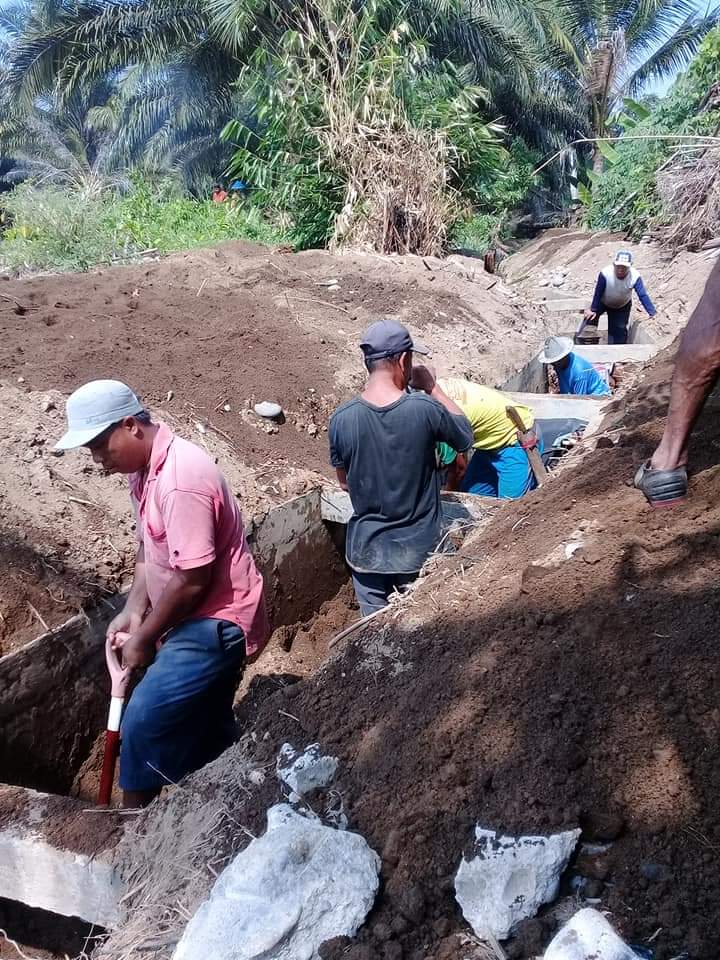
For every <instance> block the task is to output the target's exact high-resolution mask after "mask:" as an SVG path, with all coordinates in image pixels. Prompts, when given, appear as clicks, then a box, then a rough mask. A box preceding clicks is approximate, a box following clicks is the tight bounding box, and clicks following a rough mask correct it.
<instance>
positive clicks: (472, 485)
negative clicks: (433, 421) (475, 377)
mask: <svg viewBox="0 0 720 960" xmlns="http://www.w3.org/2000/svg"><path fill="white" fill-rule="evenodd" d="M438 386H439V387H440V389H441V390H442V391H443V392H444V393H446V394H447V396H448V397H450V398H451V399H452V400H454V401H455V403H456V404H457V405H458V406H459V407H460V409H461V410H462V412H463V413H464V414H465V416H466V417H467V418H468V420H469V421H470V426H471V427H472V429H473V452H472V458H471V459H470V460H469V462H467V461H466V459H465V458H464V456H463V454H464V451H462V450H460V451H455V450H452V449H450V448H449V447H448V446H447V444H441V445H440V446H439V457H440V462H441V465H442V466H448V467H449V468H450V469H449V482H448V486H449V488H450V489H457V490H462V491H464V492H465V493H476V494H480V495H481V496H485V497H501V498H503V499H511V500H512V499H517V498H518V497H522V496H523V495H524V494H526V493H527V492H528V491H529V490H532V489H533V487H535V486H536V484H535V477H534V475H533V472H532V470H531V469H530V463H529V461H528V457H527V453H526V452H525V450H523V448H522V447H521V446H520V443H519V442H518V435H517V427H516V426H515V425H514V424H513V422H512V420H510V418H509V417H508V415H507V412H506V408H507V407H509V406H513V407H515V409H516V410H517V412H518V414H519V415H520V419H521V420H522V422H523V424H524V426H525V429H526V430H532V429H533V427H534V426H535V418H534V417H533V414H532V411H531V410H530V409H529V408H528V407H525V406H523V405H522V404H518V403H513V401H512V400H511V399H510V397H508V396H506V395H505V394H504V393H501V392H500V391H499V390H493V389H492V388H491V387H484V386H482V385H481V384H479V383H471V382H470V381H469V380H461V379H459V378H455V377H451V378H443V379H440V380H438ZM538 449H540V450H541V451H542V443H541V441H540V439H539V438H538ZM466 462H467V467H466V469H464V468H465V463H466Z"/></svg>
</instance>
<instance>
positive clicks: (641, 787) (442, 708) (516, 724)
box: [102, 357, 720, 960]
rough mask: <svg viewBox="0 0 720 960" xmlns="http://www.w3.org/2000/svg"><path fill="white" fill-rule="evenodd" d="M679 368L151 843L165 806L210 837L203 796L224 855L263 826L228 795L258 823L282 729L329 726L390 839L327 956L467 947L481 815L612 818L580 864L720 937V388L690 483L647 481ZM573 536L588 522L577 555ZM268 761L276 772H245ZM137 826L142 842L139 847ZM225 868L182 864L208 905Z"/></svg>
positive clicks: (212, 845) (642, 910) (347, 786)
mask: <svg viewBox="0 0 720 960" xmlns="http://www.w3.org/2000/svg"><path fill="white" fill-rule="evenodd" d="M671 369H672V364H671V359H670V358H668V357H662V358H661V359H660V360H659V361H658V362H656V363H655V364H654V365H652V366H651V368H650V369H649V370H648V371H647V373H646V374H645V376H644V377H643V382H642V384H641V385H640V387H639V389H638V390H637V392H636V394H635V395H634V396H632V397H628V398H626V399H625V400H620V401H618V402H616V403H615V404H614V408H613V410H612V411H611V413H610V415H609V417H608V420H607V422H606V428H607V429H606V432H605V433H604V434H603V435H602V437H601V438H600V439H595V440H593V441H592V442H589V447H590V449H589V450H588V449H585V450H584V451H583V452H582V453H581V452H580V451H576V452H573V453H571V454H570V455H569V456H568V457H567V458H566V463H565V465H564V466H563V468H562V474H561V480H558V481H555V482H552V483H550V484H548V485H547V486H546V487H545V488H543V489H542V490H540V491H536V492H535V493H533V494H531V495H530V496H528V497H526V498H525V499H524V500H523V501H522V503H521V504H509V505H507V506H505V507H503V508H501V509H500V510H499V511H498V514H497V516H496V518H495V519H494V521H493V522H491V524H490V525H489V526H488V527H486V528H485V529H484V530H482V531H480V532H479V534H478V535H477V536H475V537H473V538H471V539H470V540H468V541H466V543H465V545H464V546H463V547H462V549H461V551H460V553H459V554H458V555H457V556H456V557H454V558H453V559H449V560H448V561H447V562H446V563H445V564H444V565H441V566H440V567H439V568H438V569H437V570H436V571H434V572H433V573H432V574H431V575H430V576H429V577H428V578H427V580H426V581H425V582H424V583H423V584H422V585H421V586H420V588H419V589H418V591H417V592H416V593H415V594H414V596H413V598H412V601H410V602H408V603H407V604H403V605H402V606H401V607H400V608H399V610H398V611H395V612H394V613H392V612H391V613H389V614H388V619H387V622H385V623H378V622H376V623H374V624H373V625H372V626H369V627H367V628H365V630H364V632H362V633H360V634H359V635H355V636H353V637H352V638H351V639H350V640H349V641H348V642H347V644H346V645H344V647H343V649H342V650H341V651H340V652H338V654H337V655H336V656H334V657H333V658H332V659H331V660H330V661H329V662H328V663H327V664H326V666H325V667H324V668H323V670H322V671H321V672H320V673H319V674H316V675H315V676H313V677H311V678H310V679H308V680H305V681H300V682H297V683H292V684H290V685H278V687H277V689H275V690H274V691H271V690H268V696H267V699H266V700H265V702H264V703H263V704H262V705H261V706H260V709H259V712H258V715H257V719H256V720H255V722H254V724H253V726H252V728H251V736H250V740H249V741H248V742H246V743H245V744H243V745H241V746H239V747H237V748H234V749H233V750H231V751H229V752H228V753H227V754H226V755H224V756H223V757H222V758H220V760H219V761H217V762H216V764H215V765H213V766H212V767H210V768H207V769H206V770H203V771H199V772H198V773H197V774H195V775H194V776H192V777H190V778H188V780H187V781H186V782H185V783H184V784H183V790H181V791H175V792H174V793H171V794H170V795H169V796H168V797H167V798H166V799H164V800H163V801H162V802H161V803H160V804H159V805H158V806H157V807H156V808H155V809H154V810H153V811H152V813H149V814H148V815H147V817H148V819H147V822H146V823H145V824H144V825H143V824H141V825H140V828H139V834H138V835H139V837H141V838H142V837H144V838H145V839H144V841H142V842H148V840H147V838H148V837H149V836H150V835H151V832H152V831H154V830H157V829H158V824H162V823H165V824H175V825H177V824H187V830H188V832H190V829H191V826H192V824H195V829H193V831H192V836H193V837H196V836H197V830H196V822H197V818H198V816H200V815H201V814H200V813H199V811H203V810H204V811H205V813H204V815H203V816H204V822H205V823H206V824H209V823H210V822H212V823H213V830H212V831H210V830H209V826H208V828H207V832H206V833H203V834H201V836H202V837H204V839H203V841H202V842H204V843H207V844H208V850H209V849H212V852H213V856H215V857H217V858H218V861H219V862H220V863H222V862H224V857H226V856H227V855H228V854H229V853H230V852H231V851H232V850H236V849H237V848H238V846H242V845H244V843H245V842H246V840H243V839H242V837H241V835H240V834H239V833H238V830H237V828H235V829H233V827H232V824H230V823H229V822H227V823H225V824H224V825H222V824H221V825H220V826H217V821H216V820H213V819H212V811H217V810H224V811H226V812H227V814H228V815H229V817H231V818H232V820H233V821H234V822H236V823H241V824H242V825H243V829H244V830H245V829H247V830H249V831H251V832H252V833H254V834H257V832H258V831H261V830H262V829H263V822H264V811H265V809H266V807H267V805H268V803H270V802H272V801H274V800H277V799H279V797H280V796H281V794H280V791H279V789H278V786H277V783H275V785H273V780H274V777H273V769H274V761H275V757H276V755H277V750H278V749H279V747H280V745H281V744H282V743H283V742H284V741H289V742H291V743H294V744H295V745H297V746H303V745H305V744H307V743H311V742H313V741H316V740H319V741H320V742H321V744H322V746H323V748H324V749H326V750H327V751H329V752H331V753H333V754H335V755H337V756H338V757H340V759H341V765H340V774H339V779H338V782H337V783H336V785H335V790H336V793H335V794H334V796H333V797H331V796H330V795H329V796H328V797H324V798H323V797H320V798H318V799H317V800H316V801H314V803H313V806H314V809H315V810H316V811H318V810H319V811H323V810H326V809H327V808H328V807H329V806H330V805H331V803H332V804H334V805H335V807H337V803H338V796H339V798H340V802H341V803H342V808H343V811H344V812H345V814H346V815H347V816H348V818H349V822H350V828H351V829H354V830H357V831H359V832H360V833H361V834H362V835H363V836H365V837H366V838H367V840H368V842H369V843H370V845H371V846H372V847H373V848H374V849H375V850H377V851H378V852H379V853H380V854H381V855H382V860H383V864H382V878H383V885H382V889H381V893H380V895H379V899H378V902H377V904H376V907H375V909H374V910H373V913H372V914H371V916H370V918H369V919H368V921H367V923H366V924H365V926H364V927H363V929H362V930H361V932H360V934H359V935H358V938H357V941H356V942H354V943H352V944H349V943H344V942H341V943H339V944H338V943H334V944H332V945H329V946H328V947H327V948H326V949H325V950H324V954H325V956H328V957H332V958H335V957H340V956H342V957H348V958H351V960H375V958H378V960H391V958H392V960H400V958H408V960H421V958H428V957H432V958H438V960H454V958H459V957H461V956H465V955H466V954H467V951H466V948H461V946H460V945H459V943H460V941H458V939H457V934H458V933H460V932H462V931H465V930H467V926H466V924H465V922H464V921H463V920H462V918H461V916H460V914H459V911H458V908H457V906H456V904H455V902H454V897H453V889H452V879H453V876H454V872H455V870H456V869H457V865H458V862H459V860H460V857H461V854H462V851H463V849H465V848H466V846H467V845H468V843H469V841H470V839H471V836H472V830H473V827H474V824H475V823H477V822H480V823H481V824H483V825H484V826H486V827H493V828H496V829H501V830H506V831H509V832H511V833H516V834H520V833H537V832H543V833H545V832H553V831H556V830H560V829H563V828H566V827H574V826H577V825H580V826H581V827H582V828H583V830H584V834H585V838H586V839H588V840H598V839H608V840H613V841H614V842H613V844H612V846H611V847H610V851H609V853H608V855H607V857H606V860H605V862H604V864H602V865H600V866H598V865H597V864H596V865H595V866H594V867H592V868H588V866H587V865H586V864H585V865H583V864H582V863H579V864H578V867H577V869H578V871H584V872H585V873H586V874H592V876H591V879H592V880H593V895H597V896H599V898H600V900H601V906H602V908H603V909H606V910H608V911H609V912H610V914H611V917H612V920H613V922H614V923H615V924H616V925H617V926H618V928H619V929H620V930H621V932H622V933H623V935H624V936H625V937H626V938H627V939H628V940H629V941H630V942H634V943H637V944H641V945H642V944H645V945H646V946H647V945H648V943H649V941H650V940H651V939H652V949H653V950H654V951H655V957H656V958H657V960H670V958H672V957H677V956H678V955H680V954H681V953H682V951H683V950H687V951H688V955H689V957H690V958H691V960H712V958H715V957H716V956H717V944H718V943H719V942H720V869H719V868H718V858H717V850H718V847H719V846H720V823H719V822H718V817H717V796H718V790H719V789H720V755H719V748H718V738H719V737H720V708H718V705H717V690H718V683H719V682H720V667H719V666H718V657H717V650H716V639H715V635H716V624H717V621H718V617H719V615H720V591H719V590H718V588H717V587H716V582H717V581H718V577H719V576H720V562H719V561H718V537H720V506H718V504H719V503H720V496H719V494H720V466H719V465H718V453H717V450H718V448H719V447H720V426H719V424H720V418H719V417H718V414H719V413H720V394H719V393H716V394H715V395H714V396H713V397H712V399H711V402H710V403H709V405H708V407H707V409H706V410H705V412H704V414H703V416H702V418H701V420H700V422H699V424H698V427H697V429H696V432H695V437H694V445H693V452H692V466H693V474H694V475H693V480H692V483H691V496H690V499H689V500H688V502H687V504H686V505H685V506H680V507H678V508H675V509H672V510H667V511H651V510H650V509H649V508H648V507H647V506H646V504H645V502H644V500H643V498H642V497H641V496H640V495H639V494H638V493H637V492H636V491H634V490H633V489H632V486H631V478H632V475H633V472H634V469H635V467H636V465H637V463H638V462H639V461H640V460H641V459H642V458H643V457H646V456H648V455H649V453H650V452H651V450H652V449H653V446H654V444H655V443H656V442H657V440H658V438H659V436H660V432H661V428H662V416H663V414H664V410H665V407H666V402H667V392H668V391H667V384H668V381H669V377H670V374H671ZM583 454H584V456H583ZM521 518H522V520H521V522H518V521H519V520H520V519H521ZM573 540H574V541H578V540H580V541H584V542H583V543H582V546H581V548H580V549H578V550H576V552H575V553H574V554H573V555H572V556H571V558H570V559H565V558H566V551H565V549H564V545H565V544H566V543H568V542H570V541H573ZM252 765H255V767H256V769H257V770H258V771H260V776H261V777H262V776H264V777H265V779H264V780H263V782H262V786H261V787H259V788H255V787H253V786H252V784H253V783H256V782H258V781H257V780H252V779H250V780H248V779H245V780H244V781H243V779H242V777H241V774H240V771H241V770H244V771H245V773H246V775H247V769H248V768H249V767H250V766H252ZM263 771H264V773H263ZM190 810H192V812H193V817H194V819H188V818H190V813H189V812H188V811H190ZM173 829H175V827H174V828H173ZM139 842H140V841H139V840H137V839H136V840H134V841H133V840H128V842H127V844H126V845H125V846H123V847H122V849H123V851H124V852H123V854H122V855H123V856H125V857H127V858H128V859H129V862H133V861H134V862H137V851H136V853H135V854H133V849H134V848H133V843H139ZM190 863H192V859H191V853H190V851H189V850H186V849H185V848H183V846H182V845H179V846H178V848H177V861H176V864H175V865H174V867H173V868H169V867H168V866H167V865H165V866H164V867H163V869H162V870H160V869H159V870H158V872H157V879H158V884H159V886H158V892H157V896H158V898H160V899H159V900H156V901H154V902H150V903H146V904H145V905H144V908H143V909H144V910H145V911H147V912H143V909H139V912H138V913H137V915H136V914H134V913H133V907H132V905H130V916H131V918H132V919H131V920H130V921H129V925H128V926H127V927H126V928H124V929H123V930H121V931H118V933H117V934H116V935H115V938H114V939H113V940H112V941H111V943H110V944H109V945H108V950H109V951H110V952H108V953H107V954H104V953H103V954H102V955H103V956H105V955H107V956H112V955H113V954H112V949H114V950H115V955H117V952H118V950H119V949H120V948H121V947H122V945H123V942H124V941H123V937H127V936H130V935H133V936H134V935H136V930H135V928H134V927H133V923H135V922H138V923H140V922H144V923H146V922H149V921H150V918H151V917H153V916H155V915H157V913H158V910H159V909H160V907H161V905H162V904H163V903H164V902H165V901H164V900H163V899H162V898H164V897H168V896H169V895H170V894H169V891H171V890H176V889H177V879H176V880H174V881H173V879H172V878H173V877H175V878H179V877H182V876H188V875H189V874H190V872H191V871H190V868H189V864H190ZM208 888H209V882H208V883H207V884H203V883H200V884H198V883H195V882H193V884H190V885H189V886H186V887H184V889H185V893H186V897H187V899H186V900H185V904H186V905H187V906H188V908H189V909H194V908H195V907H196V906H197V904H198V903H199V902H200V901H201V900H202V898H203V897H204V896H205V895H206V891H207V889H208ZM167 924H168V926H167V927H166V928H165V929H168V928H169V929H171V930H172V922H171V921H169V920H168V921H167ZM557 924H558V917H557V913H556V912H553V911H551V912H549V913H547V914H544V915H542V916H541V917H540V918H539V919H538V920H536V921H533V922H532V923H530V924H526V925H524V927H523V928H522V929H521V930H520V932H519V935H518V936H517V937H516V938H514V939H513V940H511V941H509V942H508V943H507V944H506V945H505V949H506V952H507V954H508V956H509V957H511V958H528V960H529V958H531V957H535V956H537V955H538V954H539V953H541V952H542V950H543V949H544V947H545V945H546V944H547V942H548V941H549V939H550V938H551V936H552V934H553V933H554V930H555V928H556V926H557ZM179 929H181V928H178V932H179ZM658 930H659V933H658V932H657V931H658ZM167 955H169V954H165V953H162V952H159V953H158V956H167Z"/></svg>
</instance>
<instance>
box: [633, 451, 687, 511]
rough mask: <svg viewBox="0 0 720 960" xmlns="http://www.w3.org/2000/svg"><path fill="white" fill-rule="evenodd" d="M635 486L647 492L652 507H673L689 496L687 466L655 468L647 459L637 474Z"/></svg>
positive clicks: (646, 495)
mask: <svg viewBox="0 0 720 960" xmlns="http://www.w3.org/2000/svg"><path fill="white" fill-rule="evenodd" d="M635 486H636V487H637V489H638V490H641V491H642V492H643V493H644V494H645V497H646V499H647V502H648V503H649V504H650V506H651V507H671V506H673V504H676V503H681V502H682V501H683V500H684V499H685V498H686V497H687V491H688V478H687V468H686V467H676V468H675V469H674V470H653V468H652V467H651V466H650V461H649V460H646V461H645V463H643V464H642V465H641V466H640V467H639V469H638V471H637V473H636V474H635Z"/></svg>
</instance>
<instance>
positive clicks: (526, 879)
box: [455, 826, 580, 940]
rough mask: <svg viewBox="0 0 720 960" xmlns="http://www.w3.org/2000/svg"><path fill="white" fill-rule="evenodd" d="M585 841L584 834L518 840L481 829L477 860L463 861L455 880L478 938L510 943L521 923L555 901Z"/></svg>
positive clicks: (477, 835)
mask: <svg viewBox="0 0 720 960" xmlns="http://www.w3.org/2000/svg"><path fill="white" fill-rule="evenodd" d="M579 836H580V831H579V830H567V831H565V832H564V833H555V834H552V835H551V836H549V837H519V838H518V839H514V838H513V837H502V836H498V835H497V834H496V833H495V831H494V830H487V829H485V828H483V827H481V826H477V827H476V828H475V838H476V840H475V856H474V857H472V858H471V859H470V860H466V859H465V858H464V857H463V859H462V861H461V863H460V867H459V869H458V872H457V874H456V876H455V897H456V899H457V902H458V903H459V904H460V907H461V909H462V912H463V916H464V917H465V919H466V920H467V921H468V923H469V924H470V926H471V927H472V928H473V931H474V932H475V934H476V936H478V937H480V939H481V940H482V939H486V938H487V935H488V934H491V935H492V936H494V937H496V938H497V939H498V940H505V939H506V938H507V937H509V936H510V934H511V932H512V930H513V928H514V927H515V926H516V925H517V924H518V923H520V921H521V920H527V919H528V918H529V917H534V916H535V915H536V914H537V912H538V910H539V909H540V907H541V906H542V905H543V904H544V903H549V902H550V901H551V900H554V899H555V897H556V896H557V892H558V886H559V883H560V875H561V874H562V872H563V870H564V869H565V867H566V866H567V864H568V861H569V859H570V856H571V854H572V852H573V850H574V849H575V845H576V843H577V840H578V837H579Z"/></svg>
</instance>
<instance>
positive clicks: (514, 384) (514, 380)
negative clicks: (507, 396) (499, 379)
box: [500, 356, 548, 393]
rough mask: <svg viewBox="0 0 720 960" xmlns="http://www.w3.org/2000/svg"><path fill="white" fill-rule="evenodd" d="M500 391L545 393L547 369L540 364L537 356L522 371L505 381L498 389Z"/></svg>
mask: <svg viewBox="0 0 720 960" xmlns="http://www.w3.org/2000/svg"><path fill="white" fill-rule="evenodd" d="M500 389H501V390H504V391H509V390H514V391H518V392H520V393H547V389H548V378H547V367H546V366H545V364H543V363H540V361H539V360H538V358H537V356H535V357H533V358H532V360H530V361H529V362H528V363H526V364H525V366H524V367H523V368H522V370H518V372H517V373H516V374H515V375H514V376H512V377H510V379H509V380H506V381H505V383H503V384H502V385H501V387H500Z"/></svg>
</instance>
